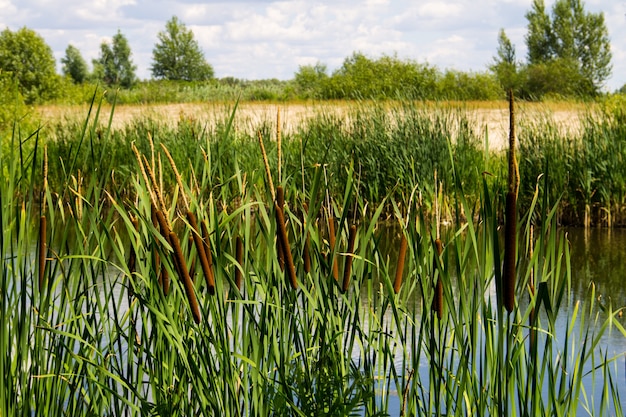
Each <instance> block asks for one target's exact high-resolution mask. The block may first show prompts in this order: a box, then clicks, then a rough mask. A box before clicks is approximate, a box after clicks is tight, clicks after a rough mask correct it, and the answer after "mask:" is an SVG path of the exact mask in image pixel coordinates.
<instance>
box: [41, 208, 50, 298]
mask: <svg viewBox="0 0 626 417" xmlns="http://www.w3.org/2000/svg"><path fill="white" fill-rule="evenodd" d="M46 224H47V222H46V216H45V215H43V216H41V217H40V218H39V290H40V291H41V289H42V288H43V285H44V276H45V272H46V254H47V252H48V244H47V243H46V242H47V240H46Z"/></svg>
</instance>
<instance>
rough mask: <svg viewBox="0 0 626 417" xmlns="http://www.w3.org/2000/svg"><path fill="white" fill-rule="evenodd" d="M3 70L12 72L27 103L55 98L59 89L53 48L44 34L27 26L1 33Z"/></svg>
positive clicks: (0, 69)
mask: <svg viewBox="0 0 626 417" xmlns="http://www.w3.org/2000/svg"><path fill="white" fill-rule="evenodd" d="M0 72H3V73H10V74H12V76H13V77H14V79H15V80H16V81H17V84H18V86H19V89H20V93H21V94H22V96H23V97H24V101H25V102H26V103H33V102H37V101H41V100H46V99H49V98H53V97H55V95H56V91H57V90H58V89H57V86H58V82H59V76H58V74H57V73H56V62H55V60H54V55H53V54H52V49H51V48H50V47H49V46H48V44H46V42H45V41H44V39H43V38H42V37H41V36H40V35H38V34H37V33H36V32H35V31H33V30H31V29H28V28H25V27H24V28H21V29H19V30H17V31H16V32H12V31H10V30H9V29H5V30H3V31H2V32H1V33H0Z"/></svg>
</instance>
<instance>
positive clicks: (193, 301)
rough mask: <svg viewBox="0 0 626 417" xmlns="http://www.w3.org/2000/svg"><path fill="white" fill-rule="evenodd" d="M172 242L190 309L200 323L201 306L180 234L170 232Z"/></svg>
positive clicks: (177, 267)
mask: <svg viewBox="0 0 626 417" xmlns="http://www.w3.org/2000/svg"><path fill="white" fill-rule="evenodd" d="M169 240H170V242H171V243H172V248H173V249H174V258H175V262H174V265H175V266H176V269H177V271H178V276H179V277H180V279H181V281H182V283H183V286H184V287H185V294H186V295H187V301H189V309H190V310H191V314H192V315H193V320H194V321H195V322H196V324H199V323H200V320H201V316H200V308H199V307H198V299H197V298H196V293H195V291H194V289H193V282H192V281H191V277H190V276H189V270H188V269H187V263H186V262H185V256H184V255H183V251H182V249H181V248H180V242H179V240H178V236H176V233H174V232H170V239H169Z"/></svg>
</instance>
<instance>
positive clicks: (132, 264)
mask: <svg viewBox="0 0 626 417" xmlns="http://www.w3.org/2000/svg"><path fill="white" fill-rule="evenodd" d="M130 222H131V223H132V225H133V229H134V230H137V229H138V228H139V221H138V220H137V218H136V217H135V216H131V218H130ZM130 236H131V239H132V238H133V233H132V232H131V233H130ZM129 252H130V253H129V254H128V272H129V274H130V275H131V276H132V275H133V274H134V273H135V269H136V267H137V252H135V245H133V242H131V243H130V249H129Z"/></svg>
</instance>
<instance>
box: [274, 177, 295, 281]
mask: <svg viewBox="0 0 626 417" xmlns="http://www.w3.org/2000/svg"><path fill="white" fill-rule="evenodd" d="M279 188H280V187H279ZM274 211H275V212H276V224H277V226H278V230H277V233H278V239H279V240H280V241H281V245H282V248H283V253H284V255H285V267H286V268H287V276H288V277H289V282H290V283H291V287H292V288H293V289H296V288H298V280H297V278H296V268H295V266H294V264H293V257H292V256H291V249H290V247H289V240H288V239H287V227H286V226H285V214H284V213H283V208H282V207H279V206H278V203H277V202H276V201H275V202H274Z"/></svg>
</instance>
